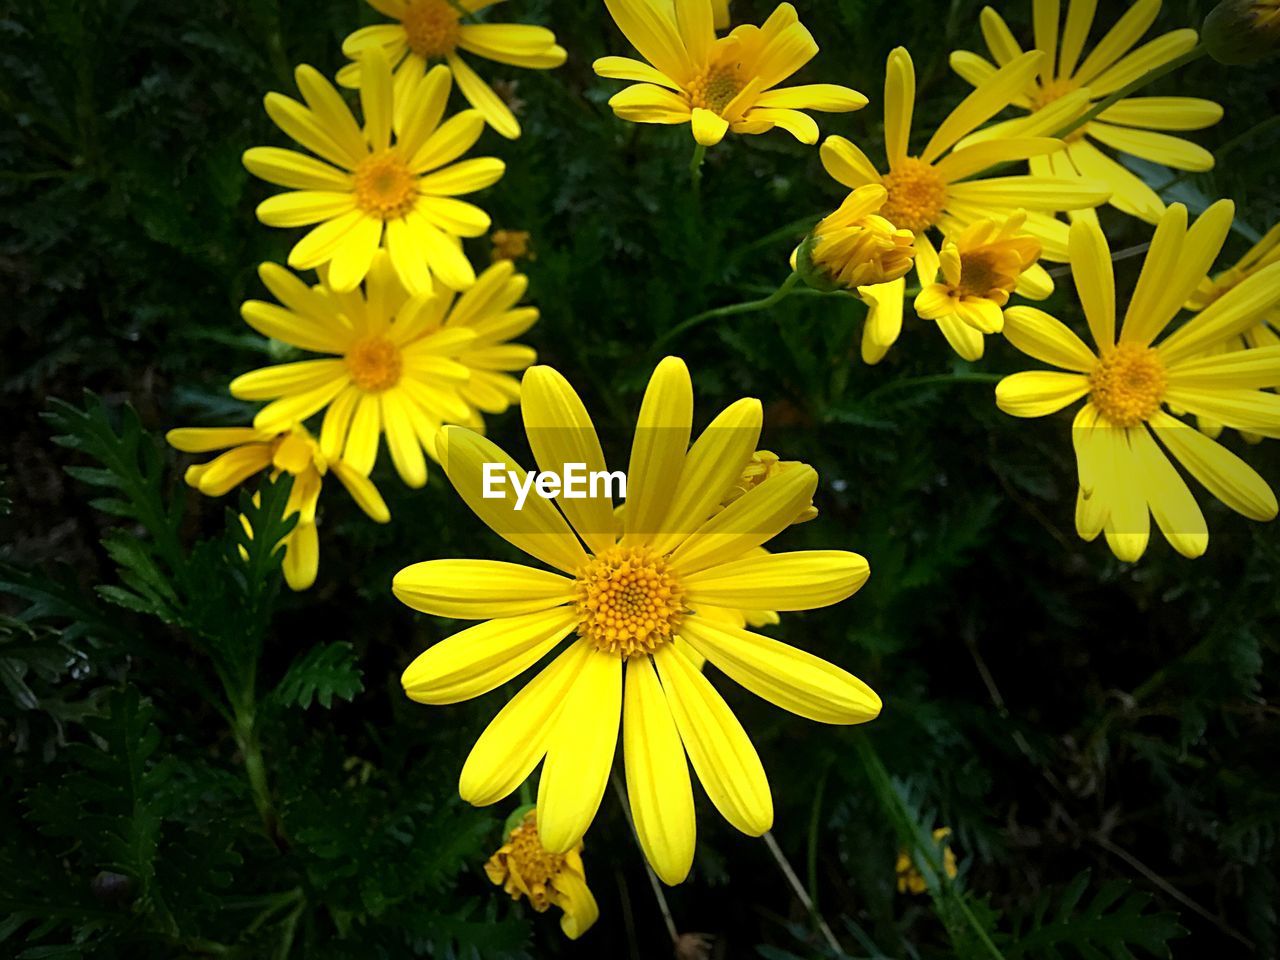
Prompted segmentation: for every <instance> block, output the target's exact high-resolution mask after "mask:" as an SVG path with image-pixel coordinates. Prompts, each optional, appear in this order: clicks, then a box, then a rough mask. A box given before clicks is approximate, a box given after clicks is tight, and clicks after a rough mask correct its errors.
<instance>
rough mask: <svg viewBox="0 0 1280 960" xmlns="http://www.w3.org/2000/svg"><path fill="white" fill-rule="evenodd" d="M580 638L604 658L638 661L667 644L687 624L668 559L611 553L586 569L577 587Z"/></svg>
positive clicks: (637, 550) (627, 550)
mask: <svg viewBox="0 0 1280 960" xmlns="http://www.w3.org/2000/svg"><path fill="white" fill-rule="evenodd" d="M575 593H576V605H577V610H578V633H579V634H580V635H581V636H583V637H586V638H587V639H588V640H590V641H591V642H592V643H594V644H595V645H596V647H598V648H599V649H600V650H603V651H604V652H605V653H616V654H618V655H619V656H621V657H626V658H630V657H638V656H643V655H644V654H646V653H652V652H653V651H654V650H655V649H657V648H658V647H659V646H661V645H662V644H663V643H666V642H667V641H669V640H670V639H671V638H672V637H673V636H674V633H675V630H676V627H678V626H679V624H680V621H681V620H682V619H683V618H684V613H685V608H684V591H683V590H682V589H681V587H680V582H679V580H678V579H677V578H676V576H675V574H674V573H673V572H672V571H671V569H670V567H669V566H668V564H667V561H666V559H665V558H663V557H661V556H659V555H657V554H655V553H653V552H652V551H650V550H649V549H647V548H646V547H611V548H610V549H608V550H605V551H603V552H602V553H600V554H598V555H597V556H595V557H592V558H591V560H590V561H589V562H588V563H587V564H585V565H584V566H583V568H582V570H580V571H579V573H578V582H577V585H576V587H575Z"/></svg>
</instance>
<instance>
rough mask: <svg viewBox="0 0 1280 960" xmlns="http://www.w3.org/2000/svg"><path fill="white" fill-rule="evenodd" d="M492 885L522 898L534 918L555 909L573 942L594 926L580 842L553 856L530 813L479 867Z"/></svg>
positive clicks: (596, 910)
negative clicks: (540, 837)
mask: <svg viewBox="0 0 1280 960" xmlns="http://www.w3.org/2000/svg"><path fill="white" fill-rule="evenodd" d="M484 872H485V874H487V875H488V877H489V879H490V880H492V881H493V882H494V883H496V884H499V885H500V886H501V887H502V889H503V890H505V891H506V892H507V893H509V894H511V899H512V900H519V899H520V898H521V897H524V898H526V899H527V900H528V901H529V904H530V905H531V906H532V907H533V909H534V910H536V911H538V913H543V912H545V911H546V910H547V908H549V907H551V906H552V905H555V906H557V907H559V908H560V909H561V910H563V911H564V916H562V917H561V918H560V929H561V930H563V931H564V934H565V936H566V937H568V938H569V939H570V940H577V939H578V937H580V936H582V935H583V934H584V933H586V932H587V930H588V929H589V928H590V927H591V925H592V924H593V923H595V922H596V918H597V917H598V916H600V909H599V907H597V906H596V898H595V897H594V896H592V894H591V889H590V888H589V887H588V886H587V873H586V869H585V868H584V867H583V865H582V842H581V841H579V842H578V843H577V844H575V845H574V847H573V848H572V849H571V850H569V851H567V852H565V853H552V852H550V851H549V850H547V849H546V848H545V847H544V846H543V845H542V841H541V839H539V837H538V813H537V811H536V810H530V811H529V812H528V813H526V814H525V815H524V818H523V819H522V820H521V821H520V823H519V824H518V825H517V826H516V827H515V829H513V830H512V831H511V832H510V833H509V834H507V840H506V842H505V843H504V844H503V845H502V846H501V847H499V848H498V851H497V853H495V854H494V855H493V856H492V857H490V858H489V862H488V863H486V864H485V865H484Z"/></svg>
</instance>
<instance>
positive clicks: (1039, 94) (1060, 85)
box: [1030, 77, 1076, 110]
mask: <svg viewBox="0 0 1280 960" xmlns="http://www.w3.org/2000/svg"><path fill="white" fill-rule="evenodd" d="M1075 89H1076V83H1075V81H1074V80H1071V79H1069V78H1067V77H1061V78H1059V79H1057V80H1050V81H1049V82H1048V83H1045V84H1038V85H1037V86H1036V89H1035V92H1034V93H1032V94H1031V97H1030V99H1031V108H1032V109H1033V110H1039V109H1041V108H1043V107H1047V106H1048V105H1049V104H1051V103H1053V101H1055V100H1057V99H1059V98H1060V97H1065V96H1066V95H1067V94H1068V93H1071V91H1073V90H1075Z"/></svg>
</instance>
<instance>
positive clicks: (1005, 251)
mask: <svg viewBox="0 0 1280 960" xmlns="http://www.w3.org/2000/svg"><path fill="white" fill-rule="evenodd" d="M1025 221H1026V214H1024V213H1021V212H1019V213H1015V214H1014V215H1013V216H1011V217H1006V218H1004V219H1003V220H977V221H975V222H974V223H971V224H970V225H969V226H967V227H965V228H964V229H963V230H961V231H960V232H959V233H958V234H956V235H955V236H954V237H947V238H946V239H945V240H944V241H943V244H942V252H941V254H939V258H938V259H939V269H940V270H941V271H942V282H941V283H939V282H938V276H937V273H936V272H933V275H932V276H930V273H931V272H932V271H924V272H922V273H921V276H920V282H921V284H923V288H922V289H921V290H920V293H919V295H918V296H917V297H916V302H915V309H916V313H917V314H918V315H919V316H921V317H923V318H924V319H926V320H934V321H936V322H937V324H938V329H939V330H941V331H942V335H943V336H944V337H946V338H947V342H948V343H949V344H951V347H952V349H953V350H955V352H956V353H958V354H960V356H962V357H964V359H966V360H970V361H973V360H978V359H980V358H981V357H982V350H983V342H982V337H983V334H988V333H999V332H1000V331H1001V330H1002V329H1003V328H1004V307H1005V304H1007V303H1008V302H1009V295H1010V294H1011V293H1013V292H1014V290H1015V289H1017V290H1018V292H1019V293H1022V294H1023V295H1024V296H1029V297H1031V298H1032V299H1037V300H1043V299H1044V298H1045V297H1046V296H1048V294H1049V292H1050V291H1049V290H1047V289H1044V288H1042V287H1039V286H1037V285H1036V284H1034V283H1031V284H1028V283H1027V282H1026V281H1023V279H1022V277H1023V275H1024V274H1025V273H1026V272H1027V271H1028V270H1030V269H1031V268H1032V267H1033V266H1034V265H1035V262H1036V260H1037V259H1039V257H1040V241H1039V240H1036V239H1035V238H1034V237H1028V236H1026V235H1025V234H1023V233H1021V232H1020V231H1021V230H1022V227H1023V224H1024V222H1025Z"/></svg>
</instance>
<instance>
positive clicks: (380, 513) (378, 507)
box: [329, 460, 391, 523]
mask: <svg viewBox="0 0 1280 960" xmlns="http://www.w3.org/2000/svg"><path fill="white" fill-rule="evenodd" d="M329 469H330V470H331V471H332V472H333V474H334V476H336V477H337V478H338V481H339V482H340V483H341V484H342V485H343V486H344V487H345V488H346V490H347V493H349V494H351V499H353V500H354V501H355V502H356V504H357V505H358V506H359V507H360V509H361V510H363V511H364V512H365V513H366V514H368V515H369V518H370V519H371V520H373V521H375V522H376V523H387V522H388V521H389V520H390V519H391V511H390V510H388V509H387V503H386V501H385V500H383V499H382V494H380V493H379V492H378V488H377V487H375V486H374V485H373V481H371V480H370V479H369V478H368V477H366V476H364V474H362V473H359V472H357V471H356V470H354V469H352V467H350V466H349V465H348V464H346V463H344V462H343V461H341V460H331V461H330V462H329Z"/></svg>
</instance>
